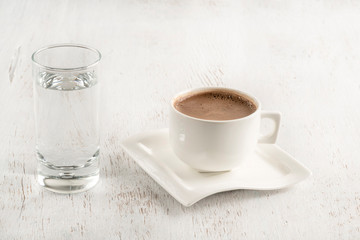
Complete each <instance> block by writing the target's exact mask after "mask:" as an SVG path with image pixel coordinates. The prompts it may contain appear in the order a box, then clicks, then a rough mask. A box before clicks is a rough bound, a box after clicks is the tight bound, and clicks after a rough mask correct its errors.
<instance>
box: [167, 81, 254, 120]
mask: <svg viewBox="0 0 360 240" xmlns="http://www.w3.org/2000/svg"><path fill="white" fill-rule="evenodd" d="M205 90H227V91H232V92H235V93H237V94H240V95H244V96H245V97H248V98H250V100H252V101H253V102H254V103H255V105H256V110H255V112H253V113H251V114H250V115H248V116H246V117H242V118H235V119H230V120H209V119H202V118H196V117H192V116H189V115H186V114H184V113H182V112H180V111H178V110H177V109H176V108H175V107H174V103H175V100H176V99H177V98H178V97H180V96H182V95H185V94H188V93H192V92H194V93H196V92H202V91H205ZM170 105H171V108H172V109H173V110H174V111H175V112H176V113H178V114H180V115H182V116H184V117H187V118H190V119H194V120H198V121H203V122H210V123H228V122H236V121H242V120H246V119H249V118H252V117H254V116H255V115H256V113H257V112H258V111H260V109H261V103H260V101H259V100H258V99H257V98H256V97H254V96H253V95H252V94H249V93H247V92H243V91H240V90H237V89H234V88H227V87H201V88H193V89H188V90H185V91H182V92H179V93H177V94H176V95H175V96H174V97H173V98H172V99H171V104H170Z"/></svg>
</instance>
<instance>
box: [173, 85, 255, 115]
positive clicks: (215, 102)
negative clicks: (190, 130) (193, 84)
mask: <svg viewBox="0 0 360 240" xmlns="http://www.w3.org/2000/svg"><path fill="white" fill-rule="evenodd" d="M174 107H175V109H177V110H178V111H179V112H181V113H183V114H185V115H189V116H191V117H195V118H200V119H205V120H232V119H238V118H243V117H246V116H248V115H250V114H252V113H253V112H255V111H256V109H257V104H255V103H254V101H253V100H251V99H250V98H249V97H247V96H245V95H242V94H239V93H237V92H234V91H231V90H221V89H220V90H219V89H214V90H204V91H199V92H191V93H188V94H185V95H182V96H179V97H178V98H177V99H176V100H175V101H174Z"/></svg>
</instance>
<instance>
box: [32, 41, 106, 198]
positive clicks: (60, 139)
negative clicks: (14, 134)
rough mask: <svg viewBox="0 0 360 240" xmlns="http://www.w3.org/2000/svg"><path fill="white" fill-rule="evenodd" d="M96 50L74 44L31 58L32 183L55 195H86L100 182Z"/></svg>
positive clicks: (38, 52)
mask: <svg viewBox="0 0 360 240" xmlns="http://www.w3.org/2000/svg"><path fill="white" fill-rule="evenodd" d="M100 59H101V54H100V52H99V51H98V50H96V49H93V48H90V47H87V46H83V45H74V44H59V45H52V46H48V47H44V48H42V49H39V50H37V51H36V52H35V53H34V54H33V55H32V61H33V79H34V100H35V122H36V156H37V164H38V166H37V179H38V182H39V184H40V185H41V186H43V187H45V188H46V189H48V190H50V191H53V192H59V193H76V192H82V191H86V190H87V189H89V188H91V187H93V186H94V185H95V184H96V183H97V182H98V180H99V149H100V147H99V145H100V136H99V135H100V133H99V94H100V91H99V83H98V81H99V79H98V63H99V62H100Z"/></svg>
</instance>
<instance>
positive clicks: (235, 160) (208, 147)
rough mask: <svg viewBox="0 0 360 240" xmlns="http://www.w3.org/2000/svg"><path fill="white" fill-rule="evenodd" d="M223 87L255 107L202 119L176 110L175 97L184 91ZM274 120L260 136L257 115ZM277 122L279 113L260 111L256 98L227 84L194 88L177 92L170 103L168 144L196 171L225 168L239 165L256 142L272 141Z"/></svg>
mask: <svg viewBox="0 0 360 240" xmlns="http://www.w3.org/2000/svg"><path fill="white" fill-rule="evenodd" d="M209 90H223V91H224V90H225V91H230V92H233V93H235V94H240V95H243V96H245V97H246V98H249V99H250V100H252V102H253V103H255V105H256V111H255V112H253V113H252V114H250V115H248V116H246V117H243V118H238V119H233V120H204V119H200V118H195V117H191V116H188V115H185V114H183V113H181V112H179V111H178V110H177V109H176V108H175V107H174V103H175V101H176V100H177V99H178V98H180V97H183V96H185V95H188V94H190V95H191V94H194V93H197V92H202V91H209ZM264 118H268V119H271V120H273V121H274V123H275V127H274V129H273V130H272V132H271V133H270V134H268V135H266V136H260V135H259V132H260V122H261V119H264ZM279 126H280V113H278V112H267V111H261V104H260V102H259V101H258V100H257V99H256V98H255V97H253V96H252V95H250V94H248V93H245V92H242V91H238V90H235V89H230V88H219V87H207V88H198V89H192V90H188V91H184V92H181V93H179V94H177V95H176V96H175V97H174V98H173V99H172V101H171V106H170V126H169V135H170V136H169V137H170V145H171V146H172V149H173V151H174V153H175V154H176V155H177V156H178V157H179V159H181V160H182V161H183V162H185V163H186V164H188V165H189V166H190V167H192V168H194V169H196V170H198V171H200V172H219V171H229V170H231V169H234V168H236V167H238V166H240V165H241V163H242V162H243V161H244V160H246V159H247V158H248V157H249V156H250V155H251V154H252V153H253V152H254V150H255V147H256V144H257V143H275V142H276V139H277V136H278V132H279Z"/></svg>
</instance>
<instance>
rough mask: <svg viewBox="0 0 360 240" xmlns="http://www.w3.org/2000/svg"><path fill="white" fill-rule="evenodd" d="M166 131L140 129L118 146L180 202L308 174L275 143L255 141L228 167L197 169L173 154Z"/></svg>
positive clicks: (284, 183)
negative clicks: (241, 158)
mask: <svg viewBox="0 0 360 240" xmlns="http://www.w3.org/2000/svg"><path fill="white" fill-rule="evenodd" d="M168 135H169V133H168V129H160V130H154V131H150V132H145V133H141V134H138V135H135V136H132V137H130V138H128V139H127V140H125V141H124V142H123V143H122V147H123V149H124V150H125V151H126V152H127V153H128V154H129V155H130V156H131V157H132V158H133V159H134V160H135V162H136V163H137V164H138V165H139V166H140V167H141V168H142V169H143V170H144V171H145V172H147V173H148V174H149V175H150V176H151V177H152V178H153V179H154V180H155V181H156V182H157V183H158V184H160V186H162V187H163V188H164V189H165V190H166V191H167V192H168V193H169V194H170V195H171V196H173V197H174V198H175V199H176V200H178V201H179V202H180V203H181V204H183V205H184V206H191V205H192V204H194V203H196V202H197V201H199V200H201V199H203V198H205V197H207V196H209V195H212V194H215V193H218V192H224V191H230V190H237V189H253V190H274V189H280V188H285V187H289V186H291V185H293V184H296V183H298V182H300V181H302V180H304V179H305V178H307V177H308V176H310V175H311V172H310V170H309V169H308V168H306V167H305V166H304V165H303V164H301V163H300V162H298V161H297V160H296V159H295V158H293V157H292V156H290V155H289V154H288V153H286V152H285V151H284V150H282V149H281V148H280V147H279V146H277V145H275V144H258V145H257V148H256V150H255V152H254V154H253V155H252V157H250V158H249V159H246V160H245V161H244V162H243V164H242V165H241V166H240V167H239V168H237V169H233V170H232V171H229V172H219V173H199V172H197V171H196V170H194V169H192V168H190V167H189V166H188V165H186V164H185V163H183V162H182V161H181V160H179V159H178V158H177V157H176V156H175V154H174V153H173V151H172V149H171V147H170V144H169V136H168Z"/></svg>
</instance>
